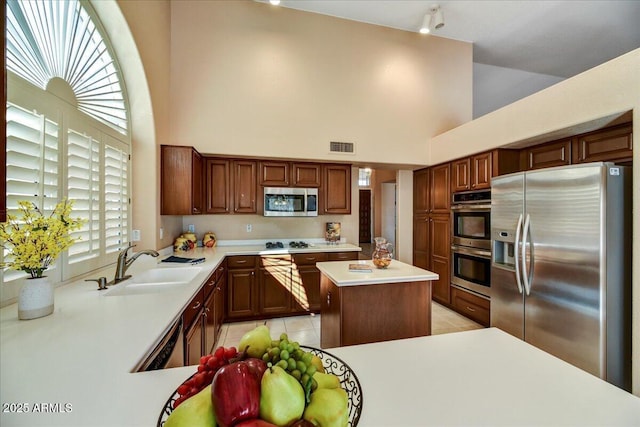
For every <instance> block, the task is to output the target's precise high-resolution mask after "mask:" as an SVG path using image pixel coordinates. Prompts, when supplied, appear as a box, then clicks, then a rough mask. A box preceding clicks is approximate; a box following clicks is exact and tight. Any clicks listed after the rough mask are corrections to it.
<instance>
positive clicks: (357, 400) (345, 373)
mask: <svg viewBox="0 0 640 427" xmlns="http://www.w3.org/2000/svg"><path fill="white" fill-rule="evenodd" d="M300 348H302V349H303V350H305V351H308V352H310V353H313V354H315V355H316V356H318V357H319V358H320V359H322V366H324V370H325V372H327V373H329V374H333V375H335V376H337V377H338V378H340V386H341V387H342V388H343V389H345V391H346V392H347V395H348V396H349V401H348V405H349V426H350V427H355V426H357V425H358V421H359V420H360V413H361V412H362V388H361V387H360V381H358V377H357V376H356V374H355V372H353V370H352V369H351V368H350V367H349V365H347V364H346V363H344V362H343V361H342V359H340V358H338V357H336V356H334V355H333V354H331V353H327V352H326V351H324V350H320V349H318V348H313V347H307V346H304V345H301V346H300ZM194 375H195V373H194ZM178 397H180V395H179V394H178V391H177V389H176V390H175V391H174V392H173V394H172V395H171V396H170V397H169V399H168V400H167V402H166V403H165V405H164V407H163V408H162V412H161V413H160V416H159V417H158V427H163V426H164V423H165V422H166V421H167V418H168V417H169V415H170V414H171V411H173V402H174V401H175V400H176V399H177V398H178Z"/></svg>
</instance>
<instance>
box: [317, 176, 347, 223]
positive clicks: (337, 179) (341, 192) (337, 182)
mask: <svg viewBox="0 0 640 427" xmlns="http://www.w3.org/2000/svg"><path fill="white" fill-rule="evenodd" d="M322 169H323V172H322V174H323V183H322V195H323V197H322V201H321V203H322V206H323V208H322V213H324V214H350V213H351V165H324V166H323V168H322Z"/></svg>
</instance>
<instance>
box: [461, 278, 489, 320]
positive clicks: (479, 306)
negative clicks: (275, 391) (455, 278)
mask: <svg viewBox="0 0 640 427" xmlns="http://www.w3.org/2000/svg"><path fill="white" fill-rule="evenodd" d="M451 303H452V305H453V307H454V308H455V309H456V310H457V311H458V312H460V313H462V314H464V315H465V316H467V317H469V318H470V319H472V320H475V321H476V322H478V323H480V324H481V325H483V326H489V323H490V304H491V303H490V301H489V300H486V299H484V298H481V297H479V296H476V295H473V294H471V293H469V292H465V291H463V290H461V289H458V288H456V287H451Z"/></svg>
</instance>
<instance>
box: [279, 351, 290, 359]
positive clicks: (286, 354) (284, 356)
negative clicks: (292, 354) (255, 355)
mask: <svg viewBox="0 0 640 427" xmlns="http://www.w3.org/2000/svg"><path fill="white" fill-rule="evenodd" d="M280 359H281V360H287V359H289V352H288V351H287V350H282V351H281V352H280Z"/></svg>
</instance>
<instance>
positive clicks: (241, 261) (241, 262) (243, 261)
mask: <svg viewBox="0 0 640 427" xmlns="http://www.w3.org/2000/svg"><path fill="white" fill-rule="evenodd" d="M246 262H247V260H246V259H241V260H238V261H235V263H236V264H244V263H246Z"/></svg>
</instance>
